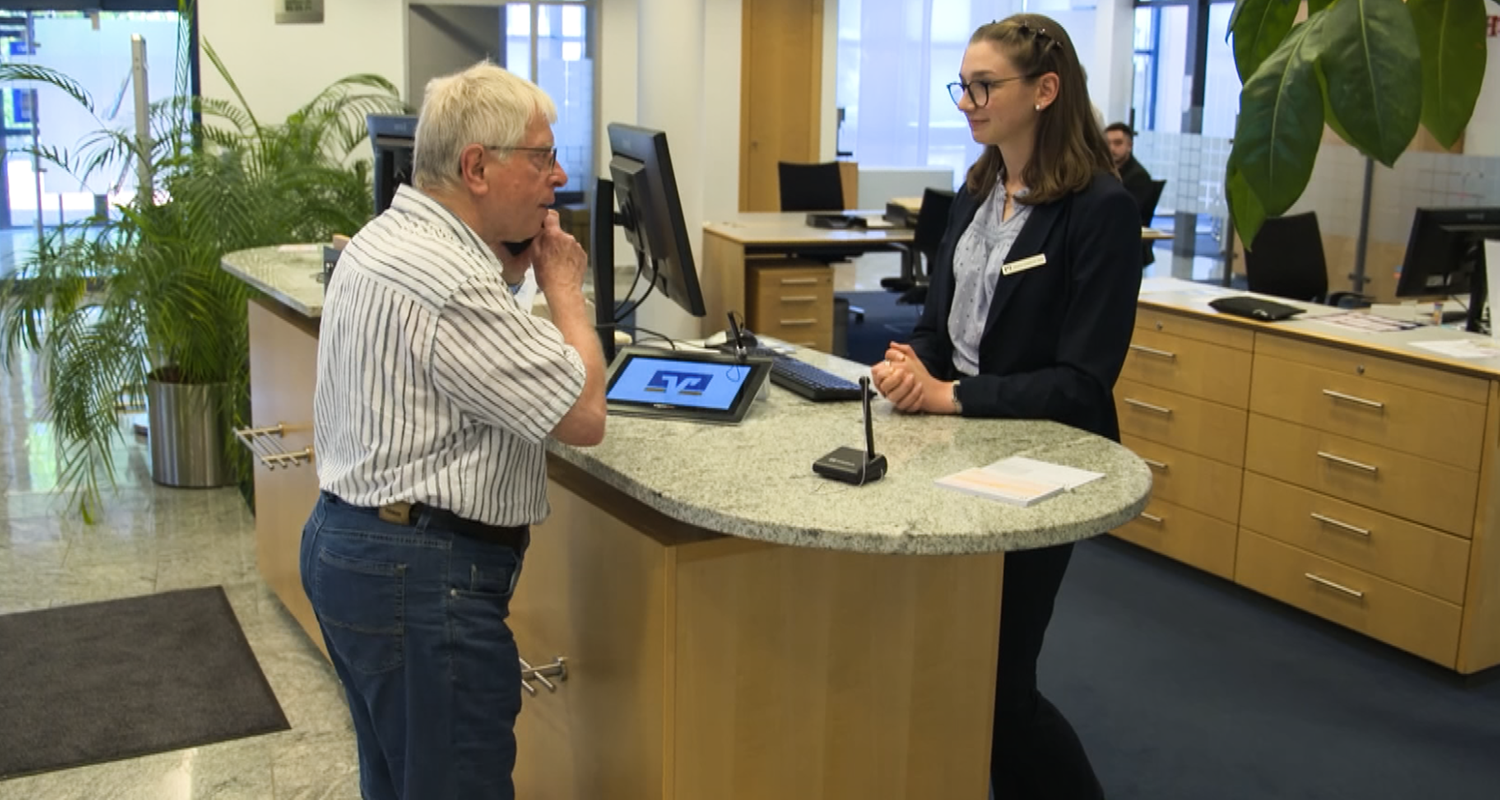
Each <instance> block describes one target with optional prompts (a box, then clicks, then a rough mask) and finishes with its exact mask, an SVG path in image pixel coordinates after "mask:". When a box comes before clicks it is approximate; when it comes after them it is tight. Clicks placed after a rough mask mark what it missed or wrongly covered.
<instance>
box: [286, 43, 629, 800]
mask: <svg viewBox="0 0 1500 800" xmlns="http://www.w3.org/2000/svg"><path fill="white" fill-rule="evenodd" d="M556 118H557V109H556V106H555V105H554V104H553V102H552V100H551V99H550V98H548V97H547V95H546V94H545V93H543V92H542V90H541V89H540V88H538V87H537V86H536V85H535V84H533V83H531V82H530V81H526V80H523V79H521V78H518V77H516V76H515V75H512V74H511V73H509V72H506V71H505V70H503V69H501V68H499V67H497V66H495V65H493V64H490V63H481V64H478V65H475V66H473V67H471V68H469V69H466V70H464V71H462V72H459V73H457V74H454V75H450V76H446V77H442V78H437V79H434V80H433V81H432V82H431V83H429V84H428V85H427V91H426V97H425V99H424V100H423V103H422V109H421V113H420V116H419V118H418V122H417V131H416V143H415V147H414V152H413V170H412V171H413V181H412V182H413V184H414V186H402V187H400V188H399V189H398V191H397V192H396V195H395V198H394V199H393V201H392V203H391V206H390V208H389V209H387V210H386V211H385V212H384V213H382V214H381V215H380V216H379V217H377V218H376V219H374V220H372V221H371V222H370V223H369V224H367V225H366V226H365V227H364V228H363V229H361V230H360V231H359V233H358V234H357V235H356V236H355V237H354V238H353V239H352V240H351V241H350V242H349V244H348V245H347V247H346V248H345V249H344V251H343V254H342V255H341V256H340V258H339V264H338V269H337V270H335V271H334V273H333V278H332V279H331V281H330V283H329V285H328V293H327V297H326V298H325V301H324V307H323V316H322V322H321V330H320V334H319V342H318V373H317V388H316V391H315V396H314V417H313V420H314V421H313V425H314V439H315V448H316V450H317V453H318V458H317V465H318V467H317V468H318V483H319V486H320V487H321V489H322V493H321V495H320V497H319V499H318V502H317V505H316V506H315V507H314V509H313V512H312V515H311V516H310V517H309V519H308V521H307V524H306V526H305V527H304V529H303V534H302V549H301V574H302V585H303V588H304V589H305V590H306V592H307V596H308V598H309V599H310V600H311V601H312V607H313V611H314V613H315V614H316V615H317V619H318V625H319V627H320V628H321V630H322V633H323V639H324V642H325V643H326V644H327V647H328V655H329V658H330V660H332V662H333V666H334V669H335V670H336V671H337V672H338V676H339V679H340V681H342V683H343V685H344V690H345V693H346V694H347V696H348V700H349V710H350V713H351V714H352V715H353V720H354V732H355V738H356V742H357V747H358V752H359V773H360V776H359V780H360V791H361V794H362V796H363V797H365V798H366V800H393V799H395V798H404V799H405V800H457V798H463V799H464V800H511V798H514V797H515V790H514V787H513V784H512V779H511V772H512V769H513V767H514V765H515V761H516V741H515V735H514V732H513V729H514V725H515V721H516V717H517V715H518V714H519V713H520V710H521V674H520V667H519V660H518V659H519V654H518V651H517V647H516V642H515V638H514V636H513V635H512V634H511V631H510V629H509V627H508V626H507V625H506V617H507V616H508V614H509V609H510V600H511V596H512V594H513V592H514V591H515V589H516V582H517V579H518V578H519V577H520V573H521V564H522V561H523V559H524V557H525V553H526V547H527V544H528V543H529V541H530V526H531V525H533V524H535V523H537V522H539V521H541V520H542V519H543V518H545V517H546V516H547V514H548V507H547V494H546V489H547V472H546V441H547V439H548V438H549V437H550V438H555V439H557V440H559V441H562V442H566V443H569V444H573V445H584V446H586V445H593V444H597V443H598V442H599V441H600V440H601V439H602V438H603V436H604V422H605V402H604V390H603V384H604V357H603V354H602V352H601V348H600V345H599V341H598V339H597V336H596V334H595V332H594V328H593V325H592V322H591V320H590V318H589V315H588V314H587V312H586V310H585V307H584V297H583V292H582V285H583V276H584V269H585V264H586V258H585V256H584V253H583V249H582V248H581V247H580V246H579V244H578V242H577V241H575V240H574V239H573V237H572V236H569V235H568V234H566V233H564V232H563V231H562V229H561V228H559V227H558V217H557V213H556V212H555V211H551V210H549V208H548V206H550V205H552V203H553V199H554V197H553V193H554V192H555V191H556V189H557V187H559V186H562V185H563V184H564V183H566V182H567V176H566V175H565V174H563V171H562V169H561V168H560V167H559V166H558V164H557V158H556V156H557V149H556V147H555V145H554V140H553V134H552V128H551V123H552V122H554V121H556ZM533 237H534V238H533ZM527 239H530V240H531V243H530V245H529V247H527V248H526V249H525V250H524V251H523V252H522V253H521V254H520V255H519V256H513V255H511V253H510V252H509V251H508V250H506V249H505V248H504V247H503V246H502V243H503V242H521V241H523V240H527ZM528 268H529V269H531V270H533V271H534V273H535V276H536V282H537V285H538V286H539V287H540V289H541V291H542V293H543V294H544V295H545V296H546V298H547V303H548V306H549V309H550V312H551V321H548V320H546V319H542V318H539V317H534V316H531V314H529V313H528V312H527V310H525V309H522V308H520V307H519V306H518V305H517V303H516V301H515V298H514V297H513V296H512V292H513V291H514V288H515V287H517V286H519V285H520V284H521V282H522V281H523V279H524V278H525V276H526V272H527V270H528Z"/></svg>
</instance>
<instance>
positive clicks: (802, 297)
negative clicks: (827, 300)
mask: <svg viewBox="0 0 1500 800" xmlns="http://www.w3.org/2000/svg"><path fill="white" fill-rule="evenodd" d="M817 299H818V296H817V295H815V294H789V295H786V296H784V297H782V298H781V302H783V303H811V302H813V301H815V300H817Z"/></svg>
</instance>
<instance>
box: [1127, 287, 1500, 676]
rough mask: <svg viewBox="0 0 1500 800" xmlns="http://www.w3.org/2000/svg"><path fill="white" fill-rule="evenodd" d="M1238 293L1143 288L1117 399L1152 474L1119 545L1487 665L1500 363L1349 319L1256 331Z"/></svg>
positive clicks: (1499, 533) (1491, 640) (1498, 641)
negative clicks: (1443, 351) (1222, 306)
mask: <svg viewBox="0 0 1500 800" xmlns="http://www.w3.org/2000/svg"><path fill="white" fill-rule="evenodd" d="M1224 294H1237V293H1235V292H1230V291H1228V290H1224V289H1220V288H1218V287H1209V286H1204V285H1202V284H1195V283H1188V282H1185V281H1178V280H1174V279H1169V278H1153V279H1149V280H1147V281H1146V282H1145V283H1144V284H1143V285H1142V289H1141V297H1140V304H1139V306H1138V310H1137V316H1136V328H1135V331H1134V336H1133V339H1132V342H1131V345H1130V354H1129V356H1128V357H1127V359H1126V362H1125V367H1124V371H1123V372H1122V373H1121V376H1120V380H1119V382H1118V383H1117V384H1116V387H1115V398H1116V401H1117V406H1118V410H1119V415H1120V429H1121V434H1122V440H1123V441H1124V443H1125V444H1126V446H1128V447H1130V448H1131V449H1132V450H1134V451H1135V452H1136V453H1138V454H1139V455H1140V456H1141V457H1142V458H1144V459H1146V461H1147V464H1148V465H1150V466H1151V468H1152V469H1153V471H1154V472H1155V473H1156V480H1157V483H1156V487H1155V488H1154V490H1153V496H1152V500H1151V504H1150V506H1149V507H1148V508H1147V509H1146V511H1145V512H1144V513H1143V514H1142V515H1141V517H1140V518H1139V519H1137V520H1135V521H1133V522H1131V523H1130V524H1128V525H1125V526H1123V527H1121V528H1120V529H1118V530H1117V531H1115V534H1116V535H1117V536H1120V537H1121V538H1124V539H1127V540H1129V541H1131V542H1134V543H1136V544H1138V545H1141V546H1143V547H1147V548H1149V549H1152V550H1156V551H1158V552H1161V553H1163V554H1165V555H1167V556H1169V557H1172V558H1175V559H1177V560H1180V561H1183V562H1185V563H1188V564H1191V565H1193V566H1196V567H1198V568H1199V569H1203V570H1206V571H1208V572H1211V573H1214V574H1216V575H1219V576H1220V577H1223V578H1225V579H1227V580H1232V581H1234V582H1236V583H1238V584H1240V585H1242V586H1245V587H1247V588H1249V589H1252V590H1254V591H1256V592H1259V593H1261V594H1265V595H1267V596H1270V597H1273V598H1276V599H1277V600H1280V601H1282V602H1285V603H1288V604H1290V605H1293V606H1296V607H1298V608H1301V609H1303V610H1305V611H1308V612H1310V613H1313V614H1316V615H1318V616H1321V617H1323V618H1325V619H1328V620H1331V621H1333V622H1335V623H1338V624H1340V625H1343V626H1346V627H1348V628H1351V629H1353V630H1356V631H1359V632H1360V633H1363V634H1365V635H1367V636H1370V637H1372V638H1375V639H1378V640H1380V641H1383V642H1386V643H1388V644H1391V645H1393V646H1395V647H1398V648H1400V649H1402V650H1406V651H1408V652H1411V653H1414V654H1416V655H1418V656H1421V657H1423V658H1426V659H1429V660H1431V661H1434V662H1436V663H1438V664H1441V665H1443V666H1444V667H1447V668H1449V669H1453V670H1456V671H1458V672H1461V673H1472V672H1477V671H1479V670H1482V669H1485V668H1488V667H1491V666H1495V665H1497V664H1500V358H1486V359H1474V360H1470V359H1460V358H1451V357H1447V356H1442V355H1439V354H1437V353H1434V352H1431V351H1429V350H1424V349H1422V348H1421V347H1418V346H1417V344H1418V343H1420V342H1431V341H1444V340H1449V341H1451V340H1471V341H1477V342H1489V343H1493V342H1494V340H1492V339H1488V337H1481V336H1477V335H1474V334H1467V333H1464V332H1462V331H1455V330H1452V329H1446V328H1435V327H1427V326H1424V327H1419V328H1415V329H1411V330H1405V331H1397V332H1390V333H1366V332H1360V331H1355V330H1351V329H1348V328H1344V327H1340V326H1337V325H1336V324H1334V323H1333V322H1332V321H1320V319H1323V320H1326V319H1327V318H1329V317H1332V316H1335V315H1342V314H1345V313H1347V312H1345V311H1344V310H1341V309H1336V308H1330V307H1328V306H1318V305H1312V304H1306V303H1296V302H1293V301H1288V300H1284V299H1282V298H1272V299H1275V300H1276V301H1277V302H1282V303H1289V304H1291V305H1297V306H1299V307H1302V308H1304V309H1306V313H1305V314H1304V315H1302V316H1298V317H1295V318H1293V319H1292V320H1288V321H1283V322H1276V323H1259V322H1253V321H1251V320H1248V319H1244V318H1241V317H1233V316H1227V315H1223V314H1219V313H1217V312H1215V311H1214V310H1213V309H1212V308H1210V307H1209V306H1208V302H1209V301H1210V300H1212V299H1213V298H1214V297H1216V296H1220V295H1224Z"/></svg>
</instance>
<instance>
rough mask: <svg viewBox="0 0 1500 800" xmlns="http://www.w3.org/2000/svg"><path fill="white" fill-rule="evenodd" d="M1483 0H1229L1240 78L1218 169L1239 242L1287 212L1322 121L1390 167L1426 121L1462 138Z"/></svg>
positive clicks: (1480, 48)
mask: <svg viewBox="0 0 1500 800" xmlns="http://www.w3.org/2000/svg"><path fill="white" fill-rule="evenodd" d="M1484 2H1485V0H1409V2H1402V0H1307V18H1306V20H1304V21H1302V22H1297V21H1296V18H1297V15H1298V11H1299V5H1300V4H1299V3H1298V2H1297V0H1237V2H1236V3H1235V7H1234V13H1233V15H1232V16H1231V17H1230V19H1229V31H1230V36H1232V37H1233V39H1234V59H1235V66H1236V67H1237V68H1238V69H1239V74H1240V80H1242V81H1243V82H1244V87H1243V89H1241V91H1240V116H1239V122H1238V124H1237V126H1236V127H1235V133H1234V146H1233V149H1232V150H1231V151H1230V155H1229V165H1228V170H1227V173H1228V174H1227V175H1226V187H1227V195H1228V198H1229V207H1230V213H1231V215H1232V216H1233V218H1234V222H1235V227H1236V229H1237V230H1238V232H1239V235H1240V238H1241V240H1243V241H1245V242H1247V243H1248V242H1253V241H1255V234H1256V232H1257V231H1259V230H1260V226H1261V223H1262V222H1264V221H1265V219H1266V217H1268V216H1278V215H1280V214H1283V213H1285V212H1286V210H1287V209H1288V208H1290V207H1291V206H1292V204H1293V203H1295V202H1296V201H1297V198H1299V197H1301V196H1302V191H1303V190H1304V189H1305V188H1306V187H1307V182H1308V180H1309V178H1310V177H1311V176H1312V169H1313V162H1314V161H1315V160H1316V159H1317V155H1318V145H1319V143H1320V142H1321V141H1322V137H1323V126H1324V124H1325V123H1326V124H1327V125H1328V126H1329V127H1331V128H1332V129H1333V130H1334V131H1335V132H1336V133H1337V134H1338V135H1339V136H1340V137H1341V138H1343V140H1344V141H1346V142H1348V143H1349V144H1351V145H1353V146H1354V147H1355V148H1356V149H1358V150H1359V151H1360V152H1361V153H1364V154H1365V155H1366V156H1369V157H1370V158H1373V159H1375V160H1376V161H1379V162H1380V163H1382V164H1384V165H1386V166H1387V167H1390V166H1393V165H1394V164H1395V163H1396V159H1397V157H1399V156H1400V155H1401V153H1402V152H1403V151H1405V150H1406V148H1407V146H1408V145H1409V144H1410V143H1411V141H1412V138H1413V137H1414V136H1415V135H1416V133H1417V126H1418V124H1421V125H1422V126H1424V127H1426V128H1427V130H1428V132H1430V133H1431V134H1432V135H1433V137H1434V138H1436V139H1437V141H1438V142H1439V143H1440V144H1442V145H1443V146H1444V147H1449V148H1451V147H1452V146H1453V145H1454V144H1455V143H1456V142H1457V141H1458V139H1459V137H1460V136H1462V135H1463V132H1464V128H1465V127H1466V126H1467V125H1468V124H1469V117H1470V116H1471V115H1472V114H1473V113H1474V103H1475V101H1476V100H1477V99H1478V97H1479V88H1480V84H1481V83H1482V82H1483V80H1484V67H1485V19H1486V15H1485V6H1484Z"/></svg>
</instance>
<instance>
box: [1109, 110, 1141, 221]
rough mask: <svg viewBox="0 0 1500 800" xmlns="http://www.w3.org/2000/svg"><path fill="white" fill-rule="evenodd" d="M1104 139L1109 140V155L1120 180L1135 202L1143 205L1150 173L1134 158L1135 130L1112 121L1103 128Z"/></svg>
mask: <svg viewBox="0 0 1500 800" xmlns="http://www.w3.org/2000/svg"><path fill="white" fill-rule="evenodd" d="M1104 139H1105V141H1107V142H1109V155H1110V158H1112V159H1113V160H1114V164H1115V169H1116V170H1119V172H1120V182H1121V183H1123V184H1125V188H1126V189H1127V190H1128V191H1129V192H1130V194H1131V196H1133V197H1134V198H1135V199H1136V204H1137V205H1140V206H1144V205H1145V202H1146V200H1145V198H1146V195H1147V193H1149V192H1150V191H1151V173H1149V172H1147V171H1146V168H1145V167H1143V166H1141V162H1139V161H1136V160H1135V152H1134V151H1135V131H1132V130H1131V129H1130V126H1129V125H1126V124H1125V123H1123V122H1114V123H1111V124H1110V125H1109V127H1107V128H1105V129H1104Z"/></svg>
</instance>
